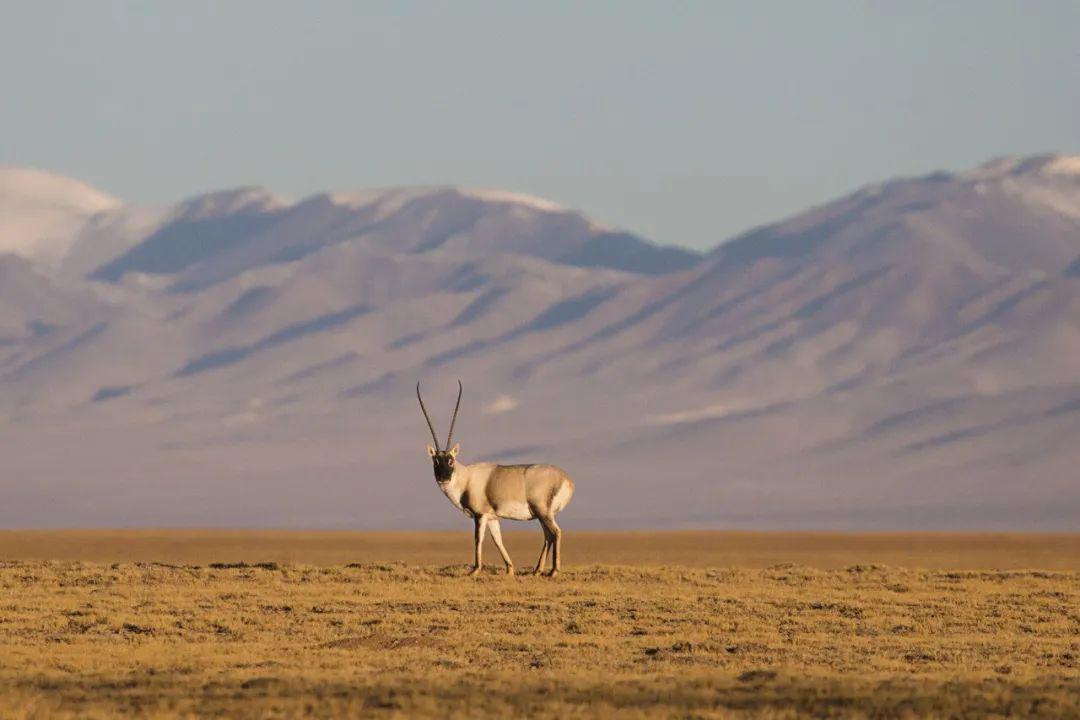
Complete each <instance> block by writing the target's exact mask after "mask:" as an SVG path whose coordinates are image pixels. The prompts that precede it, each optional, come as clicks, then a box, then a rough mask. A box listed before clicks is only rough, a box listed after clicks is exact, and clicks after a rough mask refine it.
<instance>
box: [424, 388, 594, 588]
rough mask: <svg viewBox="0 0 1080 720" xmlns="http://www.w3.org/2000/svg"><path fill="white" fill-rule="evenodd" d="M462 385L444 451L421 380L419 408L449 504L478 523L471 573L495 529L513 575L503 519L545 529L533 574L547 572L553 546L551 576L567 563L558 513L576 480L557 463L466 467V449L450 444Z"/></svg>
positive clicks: (479, 564)
mask: <svg viewBox="0 0 1080 720" xmlns="http://www.w3.org/2000/svg"><path fill="white" fill-rule="evenodd" d="M463 389H464V388H462V386H461V381H460V380H458V396H457V404H456V405H455V406H454V415H453V417H452V418H451V419H450V432H449V433H447V435H446V446H445V448H444V449H442V450H440V449H439V439H438V438H437V437H435V426H434V425H432V424H431V418H430V417H429V416H428V411H427V408H426V407H424V399H423V398H422V397H420V383H416V399H417V400H419V401H420V410H421V412H423V413H424V419H425V420H427V425H428V430H430V431H431V439H432V441H433V442H434V443H435V444H434V445H428V449H427V451H428V455H430V456H431V462H432V465H434V468H435V482H436V483H437V484H438V485H439V489H440V490H442V491H443V493H444V494H445V495H446V497H448V498H450V502H452V503H453V504H454V506H455V507H457V508H458V509H459V510H461V511H463V512H464V513H465V514H466V515H468V516H469V517H471V518H472V519H473V522H474V523H475V525H476V535H475V541H476V563H475V565H474V566H473V570H472V573H471V574H472V575H479V574H480V570H481V568H482V567H483V560H482V558H481V555H482V550H483V545H484V536H485V535H486V533H487V531H488V530H491V539H492V540H494V541H495V547H497V548H498V549H499V554H500V555H502V559H503V561H504V562H505V563H506V573H507V574H508V575H513V574H514V563H513V561H511V560H510V554H509V553H507V552H506V548H505V547H504V546H503V542H502V532H501V531H500V530H499V519H500V518H506V519H507V520H533V519H536V520H539V521H540V527H541V528H542V529H543V531H544V547H543V549H542V550H541V551H540V559H539V560H538V561H537V563H536V569H535V570H534V571H533V574H537V573H539V572H540V571H541V570H543V568H544V561H545V558H546V557H547V554H548V550H550V551H551V570H549V571H548V572H547V575H549V576H551V577H554V576H555V575H557V574H558V572H559V567H560V565H561V561H562V529H561V528H559V525H558V523H556V522H555V515H556V514H558V513H559V512H561V511H562V510H563V508H565V507H566V506H567V504H568V503H569V502H570V498H571V497H572V496H573V494H574V481H573V480H571V479H570V476H569V475H567V474H566V473H565V472H563V471H562V470H560V469H559V468H557V467H555V466H554V465H496V464H494V463H487V462H481V463H473V464H472V465H466V464H465V463H461V462H458V461H457V456H458V451H459V450H460V449H461V448H460V446H459V445H457V444H455V445H454V446H453V447H451V446H450V441H451V440H452V439H453V437H454V423H455V422H456V421H457V415H458V410H459V409H460V408H461V393H462V391H463Z"/></svg>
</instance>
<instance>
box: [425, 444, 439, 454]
mask: <svg viewBox="0 0 1080 720" xmlns="http://www.w3.org/2000/svg"><path fill="white" fill-rule="evenodd" d="M437 452H438V450H436V449H435V448H433V447H431V446H430V445H428V446H427V454H428V455H430V456H431V457H435V453H437Z"/></svg>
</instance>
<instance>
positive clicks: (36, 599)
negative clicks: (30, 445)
mask: <svg viewBox="0 0 1080 720" xmlns="http://www.w3.org/2000/svg"><path fill="white" fill-rule="evenodd" d="M30 535H34V537H36V538H37V541H38V542H37V545H36V546H32V545H33V544H32V543H31V544H30V545H27V544H26V537H27V535H26V534H23V533H14V534H13V533H8V534H0V557H4V558H13V559H11V560H6V561H4V562H2V563H0V717H4V718H26V717H51V716H57V715H59V716H63V715H69V716H78V717H111V716H115V715H117V714H120V713H127V714H141V715H146V716H153V717H157V716H169V717H173V716H206V715H221V716H229V717H302V716H320V717H354V716H378V717H417V716H440V717H443V716H445V717H476V716H481V715H496V714H498V715H503V716H511V717H519V716H534V717H604V716H610V715H611V714H612V713H613V712H615V711H619V712H620V713H621V714H622V716H626V717H713V716H731V715H736V716H738V715H747V716H755V717H758V716H763V717H801V716H814V717H818V716H828V715H835V716H845V717H847V716H855V717H858V716H871V717H904V716H919V715H935V716H942V715H944V716H967V717H985V716H988V715H1016V716H1025V717H1038V716H1042V717H1065V716H1070V715H1071V716H1074V717H1075V716H1077V715H1078V714H1080V670H1078V668H1080V572H1077V567H1076V564H1077V554H1076V547H1077V542H1076V539H1075V537H1062V536H1059V537H1056V538H1055V537H1050V536H1045V537H1042V538H1024V537H1012V538H1011V539H1010V538H1009V537H1007V536H993V537H995V538H996V539H994V540H993V543H992V545H993V547H995V548H996V551H995V552H994V554H993V562H992V563H990V562H986V563H985V564H984V567H986V568H988V569H985V570H977V569H972V567H973V566H972V562H973V561H972V558H976V559H979V558H983V557H984V556H983V555H982V553H986V552H988V550H987V547H986V546H985V542H987V541H986V539H985V538H986V537H988V536H981V537H982V538H983V539H982V540H980V539H979V536H976V537H973V538H967V539H966V540H965V539H964V538H962V537H959V536H930V538H929V539H928V538H927V536H911V537H908V538H907V541H906V543H905V542H904V541H903V538H902V536H889V537H892V538H893V540H891V541H890V542H891V543H892V544H891V545H890V544H888V543H886V546H884V547H883V546H881V542H882V537H883V536H870V537H866V536H848V537H847V538H846V542H843V543H840V542H839V540H830V541H829V542H831V543H832V545H829V543H825V544H824V545H822V546H821V548H819V552H820V554H821V557H823V558H824V560H823V561H822V562H821V563H815V562H813V561H812V558H811V557H810V555H811V554H812V552H813V551H812V550H811V551H807V550H806V548H805V543H803V544H800V543H798V542H795V541H794V536H769V535H759V536H756V537H757V540H756V543H757V552H756V553H755V552H754V551H753V547H754V546H755V540H754V536H751V535H743V536H739V539H738V542H741V543H742V544H743V546H744V547H745V548H746V552H747V555H748V557H749V558H750V560H749V561H748V562H745V563H740V562H738V561H732V562H726V563H723V562H721V563H716V566H715V567H696V568H691V567H674V566H673V567H668V568H658V567H645V566H638V567H633V566H627V565H587V564H584V563H587V562H590V561H592V560H593V558H591V557H588V555H587V549H588V548H590V547H593V548H600V547H603V546H604V543H605V542H606V541H605V540H603V538H602V537H601V536H600V535H593V536H589V537H585V536H582V537H581V538H579V542H578V543H575V542H574V537H575V536H574V535H569V536H568V537H569V539H568V540H567V551H568V556H569V557H570V558H571V559H574V560H575V561H576V563H577V564H575V565H572V566H570V567H569V568H568V569H567V570H566V572H565V573H564V575H563V576H561V577H560V578H558V579H556V580H548V579H544V578H533V577H517V578H509V577H505V576H503V575H500V574H497V573H496V570H495V568H492V570H491V571H490V572H489V573H488V574H486V575H484V576H482V577H480V578H477V579H471V578H467V577H464V573H465V571H466V567H465V566H464V565H461V564H454V565H440V564H438V563H437V562H436V563H430V564H412V563H418V562H423V561H424V560H430V557H427V556H424V555H423V553H422V552H420V551H418V550H417V549H416V547H417V545H416V544H417V543H419V542H420V541H421V540H423V538H425V537H428V538H429V540H431V542H433V543H434V544H436V545H439V546H440V549H438V551H437V553H436V557H442V556H441V555H438V553H441V552H443V550H442V549H441V546H442V544H444V543H448V547H449V548H450V550H451V551H452V555H453V556H454V557H455V558H457V559H459V560H460V559H461V557H462V556H463V555H464V556H465V557H467V556H468V545H469V539H468V535H467V534H466V533H456V534H435V535H430V536H425V535H421V534H415V535H409V536H401V541H400V545H399V550H400V552H401V556H402V557H405V558H407V559H408V560H409V561H410V564H406V563H403V562H390V561H388V560H387V559H386V557H388V556H389V555H390V554H392V551H393V548H394V544H393V542H392V536H390V535H378V536H374V537H372V536H360V535H354V536H347V534H336V535H338V536H340V537H337V540H335V541H334V542H336V543H339V544H340V543H345V544H346V545H347V544H348V543H353V545H354V551H355V550H356V547H359V546H363V545H364V543H370V544H372V547H374V548H376V550H377V551H374V552H371V553H368V555H366V556H365V555H364V554H362V553H359V552H358V553H357V554H356V555H355V556H354V557H353V558H351V559H352V560H356V561H358V562H357V563H354V564H346V562H344V561H343V560H344V558H339V557H338V556H337V555H334V553H335V552H338V551H339V550H340V548H338V549H334V547H338V546H334V547H329V546H320V547H317V548H314V549H313V547H312V546H308V547H307V549H306V550H304V552H307V553H309V555H308V556H307V557H306V562H307V563H309V564H301V562H300V560H297V559H293V560H288V561H286V560H285V559H279V560H270V559H268V558H269V557H271V556H273V555H274V553H275V552H277V551H274V550H273V549H272V548H273V547H278V548H279V550H278V551H282V552H283V551H284V549H285V548H287V547H288V546H289V543H288V537H289V535H288V534H256V535H253V536H252V540H251V543H250V544H249V545H245V541H244V535H243V534H238V533H227V534H211V535H210V536H202V537H203V538H204V539H205V538H206V537H211V538H213V537H216V538H217V542H218V543H220V544H219V545H217V546H215V544H214V542H211V541H207V542H204V543H202V544H198V543H196V545H197V547H194V546H187V542H188V540H189V539H191V538H197V537H200V536H199V535H198V534H184V533H181V534H171V533H158V534H153V533H132V534H128V535H124V534H119V535H117V534H109V533H103V534H97V535H96V538H97V544H96V545H95V534H93V533H91V534H88V535H85V536H82V537H83V542H85V543H86V545H84V552H85V555H86V556H87V557H88V558H91V560H93V561H78V560H73V559H72V557H73V556H72V555H71V554H69V551H71V552H74V549H73V547H72V546H70V545H68V546H66V547H67V550H65V551H64V552H60V550H59V549H60V548H63V547H65V543H66V542H68V541H69V540H70V535H65V534H30ZM328 535H329V534H328ZM121 536H124V537H127V539H128V540H129V546H128V547H127V548H126V549H125V548H124V547H122V545H121V544H118V543H117V541H116V538H117V537H121ZM297 537H306V538H309V540H310V539H311V538H312V537H316V538H318V537H322V538H323V539H324V540H325V537H326V536H324V535H322V534H320V535H317V536H312V535H298V536H297ZM687 537H694V538H696V543H697V544H699V545H701V546H703V547H704V548H706V549H705V550H703V551H702V552H703V553H705V554H706V555H707V554H708V553H709V552H719V551H718V550H717V547H718V546H719V542H716V543H715V544H713V539H712V538H710V537H708V536H706V535H692V536H686V535H681V534H680V535H677V536H676V535H672V536H667V535H654V536H647V535H637V536H634V537H633V538H631V540H632V541H633V542H637V543H640V544H641V545H642V546H648V547H649V548H651V551H652V552H653V553H654V554H653V555H652V556H650V558H649V562H650V563H652V562H656V559H657V558H660V559H661V560H662V559H663V550H664V548H665V547H670V548H671V552H670V556H671V557H675V558H682V557H684V555H682V553H684V552H687V548H686V545H685V543H686V538H687ZM716 537H721V536H716ZM722 537H726V538H727V539H728V540H729V541H730V542H735V540H733V538H734V537H735V536H730V535H727V536H722ZM834 537H835V536H806V537H804V540H805V541H806V542H811V540H812V539H813V538H817V541H818V542H824V541H823V540H822V538H834ZM934 537H936V538H937V540H936V541H935V540H934V539H933V538H934ZM16 538H22V539H21V540H19V542H21V543H23V544H22V545H18V544H17V543H16V542H15V539H16ZM65 538H67V539H65ZM185 538H187V539H185ZM140 539H141V540H143V541H144V542H142V543H141V544H140V542H139V541H140ZM530 539H531V540H532V542H530V543H528V544H527V543H526V542H525V539H524V538H522V537H516V538H515V541H516V542H515V546H514V547H512V548H511V552H513V553H515V559H517V561H518V563H519V565H524V564H526V560H527V558H526V554H528V555H531V554H532V553H531V551H532V550H533V549H534V548H533V547H532V546H533V545H538V538H531V537H530ZM623 539H624V541H625V540H626V539H625V538H623ZM781 539H782V540H783V542H781V543H780V545H784V543H790V546H789V547H788V550H787V552H786V557H787V558H788V561H787V562H785V561H784V560H782V559H779V560H778V559H777V558H778V557H779V558H782V557H784V556H785V551H784V548H783V547H778V545H777V543H778V542H779V541H780V540H781ZM425 542H427V541H425ZM50 543H51V544H50ZM110 543H112V544H110ZM155 543H158V547H159V548H160V547H164V546H166V545H168V544H169V543H172V544H173V546H174V547H175V551H174V552H173V554H172V555H168V554H164V553H162V554H159V555H158V556H157V557H154V558H153V560H155V561H156V562H146V561H141V562H135V561H132V556H133V555H137V554H140V553H143V552H145V551H146V550H147V547H148V546H154V544H155ZM267 543H270V544H267ZM275 543H277V545H275ZM590 543H591V544H590ZM965 543H966V544H965ZM133 545H139V547H134V546H133ZM299 545H300V546H304V543H303V542H300V543H299ZM316 545H317V543H316ZM331 545H333V543H331ZM184 546H187V549H186V550H184ZM826 546H828V547H831V549H828V548H827V547H826ZM35 547H36V549H35ZM215 547H217V550H215ZM710 547H712V548H713V550H711V551H710V550H708V549H707V548H710ZM964 547H967V548H968V550H967V554H965V551H964V550H963V548H964ZM526 548H527V549H528V550H530V552H529V553H526V552H525V550H526ZM904 548H906V549H904ZM1055 548H1056V549H1057V553H1056V557H1057V560H1056V562H1057V567H1058V569H1056V570H1047V569H1041V570H1031V569H1027V570H1025V569H1016V568H1020V567H1023V566H1025V565H1028V560H1027V559H1028V558H1030V557H1041V556H1042V555H1041V554H1040V553H1044V552H1050V551H1052V550H1053V549H1055ZM536 549H538V548H536ZM609 549H610V548H609ZM294 551H295V549H294ZM597 552H598V553H599V555H600V559H602V560H604V561H609V559H608V558H609V556H607V555H604V554H603V553H602V552H600V551H597ZM191 553H193V554H191ZM318 553H329V554H328V555H318ZM905 553H908V554H910V553H915V554H916V555H918V556H920V557H924V558H930V560H931V561H925V562H922V563H918V564H920V565H922V566H924V567H933V569H904V568H902V567H899V566H896V565H889V566H886V565H881V564H871V563H880V562H881V560H882V558H892V559H893V560H896V559H898V558H902V557H903V556H905ZM50 554H51V555H52V556H54V557H61V558H64V559H60V560H41V559H32V558H40V557H43V556H45V557H47V556H49V555H50ZM380 554H382V555H381V556H380V559H375V558H374V557H373V556H376V555H380ZM195 556H197V557H198V559H197V560H193V559H192V558H193V557H195ZM845 556H846V557H847V558H848V563H847V565H846V566H844V565H839V564H838V563H839V561H840V560H841V559H842V558H843V557H845ZM140 557H142V556H141V555H140ZM490 557H491V558H492V559H494V558H495V557H497V555H496V554H495V553H493V552H491V553H490ZM709 557H723V556H716V555H709ZM240 558H245V559H246V560H247V561H248V562H261V563H262V564H261V565H255V566H253V565H245V566H235V565H231V564H229V563H235V562H237V561H238V559H240ZM318 558H323V559H326V558H330V560H329V563H330V564H321V563H320V561H319V560H318ZM935 558H936V559H937V561H943V560H945V559H950V558H951V559H953V560H954V562H953V564H952V565H953V566H956V567H965V568H968V569H964V570H950V569H944V567H943V566H941V565H939V564H938V563H937V562H935V561H933V560H934V559H935ZM149 559H150V558H145V560H149ZM528 559H531V558H528ZM762 559H769V560H777V562H780V563H783V564H774V565H773V566H771V567H764V568H762V567H760V566H758V565H759V563H760V562H761V561H762ZM808 559H809V560H810V561H808ZM212 562H221V563H226V565H224V566H220V565H219V566H217V567H215V566H212V565H211V564H210V563H212ZM791 562H797V563H798V564H791ZM979 562H983V561H982V560H979ZM164 563H170V564H164ZM311 563H319V564H311ZM1044 564H1049V563H1044ZM992 567H998V568H1005V567H1011V568H1014V569H1009V570H1005V569H998V570H993V569H989V568H992ZM1029 567H1031V566H1029Z"/></svg>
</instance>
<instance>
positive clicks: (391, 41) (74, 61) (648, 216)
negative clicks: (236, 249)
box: [0, 0, 1080, 247]
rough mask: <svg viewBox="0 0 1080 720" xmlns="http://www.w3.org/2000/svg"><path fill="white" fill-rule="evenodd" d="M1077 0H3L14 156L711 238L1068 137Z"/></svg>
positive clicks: (1051, 147) (205, 183)
mask: <svg viewBox="0 0 1080 720" xmlns="http://www.w3.org/2000/svg"><path fill="white" fill-rule="evenodd" d="M1078 38H1080V3H1077V2H1073V1H1071V0H1065V1H1062V2H1049V1H1046V2H991V1H989V0H975V1H973V2H946V3H942V2H925V3H924V2H895V3H892V2H869V1H867V2H862V3H859V2H745V3H738V4H736V3H728V2H719V1H710V2H700V3H694V2H678V3H673V2H659V1H657V2H630V1H629V0H620V1H617V2H588V3H579V2H549V1H545V2H531V3H524V2H461V1H457V2H439V3H436V2H430V3H413V2H382V3H374V2H369V3H364V2H316V1H312V2H278V1H271V0H261V1H258V2H236V1H233V2H194V1H192V0H187V1H186V2H177V3H147V2H140V3H136V2H130V3H129V2H49V1H47V0H35V1H32V2H22V1H15V0H4V1H3V2H2V3H0V89H2V95H0V103H2V104H0V164H16V165H26V166H33V167H39V168H43V169H47V170H52V171H56V172H60V173H63V174H66V175H71V176H74V177H77V178H79V179H82V180H84V181H86V182H89V183H90V184H92V185H95V186H97V187H99V188H101V189H103V190H106V191H108V192H110V193H112V194H114V195H117V196H119V197H121V198H123V199H126V200H128V201H132V202H145V203H160V202H172V201H175V200H178V199H180V198H182V197H184V196H188V195H191V194H194V193H197V192H202V191H205V190H210V189H216V188H222V187H229V186H235V185H241V184H259V185H266V186H268V187H270V188H272V189H274V190H276V191H278V192H280V193H282V194H285V195H287V196H292V197H299V196H302V195H305V194H309V193H312V192H316V191H319V190H323V189H329V188H336V189H347V188H359V187H366V186H372V185H402V184H443V183H456V184H458V183H459V184H468V185H477V186H485V187H505V188H509V189H514V190H520V191H525V192H531V193H535V194H538V195H541V196H544V197H548V198H551V199H554V200H557V201H560V202H562V203H565V204H567V205H570V206H573V207H577V208H581V209H583V210H585V211H586V212H588V213H590V214H591V215H593V216H594V217H596V218H598V219H601V220H604V221H607V222H610V223H613V224H616V225H621V226H624V227H627V228H630V229H632V230H635V231H637V232H641V233H643V234H645V235H647V236H649V237H651V238H653V239H655V240H657V241H660V242H674V243H682V244H687V245H693V246H698V247H704V246H711V245H713V244H715V243H717V242H719V241H720V240H723V239H725V238H726V237H728V236H729V235H731V234H732V233H735V232H738V231H740V230H743V229H745V228H747V227H748V226H751V225H754V224H757V223H760V222H764V221H768V220H773V219H777V218H778V217H779V216H782V215H784V214H786V213H790V212H792V211H795V210H799V209H802V208H804V207H806V206H808V205H812V204H815V203H818V202H821V201H823V200H827V199H830V198H832V197H834V196H836V195H837V194H840V193H843V192H846V191H849V190H851V189H853V188H854V187H856V186H858V185H861V184H864V183H866V182H869V181H874V180H879V179H883V178H886V177H889V176H892V175H896V174H912V173H923V172H928V171H931V170H934V169H938V168H944V169H961V168H965V167H969V166H972V165H976V164H978V163H980V162H982V161H983V160H985V159H987V158H989V157H992V156H996V155H1004V154H1032V153H1040V152H1054V151H1059V152H1073V153H1077V152H1080V49H1078V48H1080V42H1078Z"/></svg>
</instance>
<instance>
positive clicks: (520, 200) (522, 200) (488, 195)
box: [458, 188, 566, 212]
mask: <svg viewBox="0 0 1080 720" xmlns="http://www.w3.org/2000/svg"><path fill="white" fill-rule="evenodd" d="M458 192H460V193H461V194H462V195H465V196H467V197H471V198H476V199H477V200H483V201H484V202H492V203H507V204H510V205H523V206H525V207H529V208H532V209H534V210H540V211H541V212H563V211H565V210H566V208H564V207H563V206H562V205H559V204H558V203H553V202H551V201H550V200H544V199H543V198H538V197H534V196H532V195H525V194H523V193H516V192H510V191H508V190H491V189H486V188H458Z"/></svg>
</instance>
